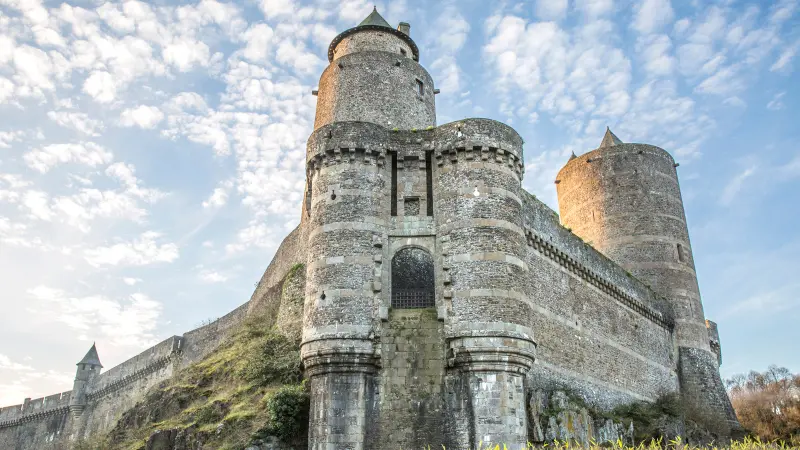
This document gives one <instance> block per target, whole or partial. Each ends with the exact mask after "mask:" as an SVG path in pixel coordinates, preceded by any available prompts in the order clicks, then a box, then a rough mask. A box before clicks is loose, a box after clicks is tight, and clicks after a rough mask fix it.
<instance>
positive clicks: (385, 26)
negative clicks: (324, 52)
mask: <svg viewBox="0 0 800 450" xmlns="http://www.w3.org/2000/svg"><path fill="white" fill-rule="evenodd" d="M406 25H407V24H406ZM367 30H377V31H380V32H381V33H390V34H393V35H395V36H397V37H399V38H400V39H402V40H403V41H405V42H406V44H408V46H409V47H411V53H412V56H413V59H414V61H419V48H417V44H415V43H414V41H413V40H412V39H411V37H410V36H409V35H407V34H406V33H403V32H402V31H400V30H397V29H395V28H394V27H392V26H391V25H389V22H387V21H386V19H384V18H383V16H381V15H380V13H378V8H377V7H373V8H372V12H371V13H370V14H369V15H368V16H367V18H366V19H364V20H362V21H361V23H360V24H358V25H356V26H354V27H353V28H350V29H347V30H344V31H342V32H341V33H339V34H338V35H337V36H336V37H335V38H333V41H331V45H329V46H328V61H333V50H334V49H335V48H336V46H337V45H339V42H341V41H342V39H344V38H346V37H347V36H350V35H352V34H355V33H358V32H359V31H367Z"/></svg>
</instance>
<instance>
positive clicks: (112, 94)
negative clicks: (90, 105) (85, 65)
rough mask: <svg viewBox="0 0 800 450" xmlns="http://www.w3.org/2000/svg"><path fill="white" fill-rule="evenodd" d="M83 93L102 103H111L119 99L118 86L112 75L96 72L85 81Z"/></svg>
mask: <svg viewBox="0 0 800 450" xmlns="http://www.w3.org/2000/svg"><path fill="white" fill-rule="evenodd" d="M83 92H86V93H87V94H89V95H91V96H92V97H93V98H94V99H95V100H97V101H98V102H100V103H110V102H112V101H114V99H115V98H116V97H117V85H116V83H115V82H114V77H113V76H112V75H111V74H110V73H108V72H105V71H96V72H92V74H91V75H89V77H88V78H87V79H86V81H84V83H83Z"/></svg>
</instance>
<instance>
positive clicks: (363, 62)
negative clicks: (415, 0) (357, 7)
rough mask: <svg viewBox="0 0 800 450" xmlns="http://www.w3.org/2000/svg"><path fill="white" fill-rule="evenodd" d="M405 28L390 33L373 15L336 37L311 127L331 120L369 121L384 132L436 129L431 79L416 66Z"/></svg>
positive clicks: (415, 54) (416, 58)
mask: <svg viewBox="0 0 800 450" xmlns="http://www.w3.org/2000/svg"><path fill="white" fill-rule="evenodd" d="M409 29H410V27H409V25H408V24H405V23H401V24H400V26H399V27H398V29H394V28H392V27H391V25H389V24H388V23H387V22H386V20H384V19H383V17H381V15H380V14H378V12H377V11H373V12H372V14H370V15H369V16H368V17H367V18H366V19H364V21H363V22H361V23H360V24H359V25H358V26H357V27H354V28H351V29H349V30H346V31H344V32H342V33H340V34H339V35H338V36H336V37H335V38H334V39H333V41H332V42H331V45H330V47H329V49H328V60H329V61H330V64H329V65H328V67H327V68H326V69H325V71H324V72H323V73H322V77H321V78H320V80H319V90H318V93H317V97H318V98H317V116H316V120H315V121H314V129H318V128H320V127H322V126H325V125H327V124H329V123H333V122H345V121H357V122H372V123H375V124H378V125H381V126H383V127H385V128H388V129H390V130H391V129H394V128H397V129H400V130H408V129H412V128H417V129H424V128H427V127H429V126H435V125H436V108H435V106H434V88H433V79H432V78H431V76H430V75H429V74H428V72H427V71H426V70H425V69H424V68H423V67H422V66H421V65H419V63H418V61H419V50H418V49H417V45H416V44H415V43H414V41H413V40H412V39H411V36H409V34H408V33H409Z"/></svg>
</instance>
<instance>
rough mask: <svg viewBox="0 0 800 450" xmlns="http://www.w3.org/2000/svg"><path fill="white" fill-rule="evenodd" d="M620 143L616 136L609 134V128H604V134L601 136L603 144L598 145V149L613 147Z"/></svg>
mask: <svg viewBox="0 0 800 450" xmlns="http://www.w3.org/2000/svg"><path fill="white" fill-rule="evenodd" d="M622 143H623V142H622V141H621V140H620V139H619V138H618V137H617V135H615V134H614V133H612V132H611V128H608V127H606V134H605V136H603V142H601V143H600V147H598V148H605V147H613V146H615V145H619V144H622Z"/></svg>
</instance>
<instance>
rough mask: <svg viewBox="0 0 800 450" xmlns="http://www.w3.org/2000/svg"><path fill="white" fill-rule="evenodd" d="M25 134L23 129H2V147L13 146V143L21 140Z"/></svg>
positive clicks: (0, 140)
mask: <svg viewBox="0 0 800 450" xmlns="http://www.w3.org/2000/svg"><path fill="white" fill-rule="evenodd" d="M24 134H25V133H24V132H23V131H21V130H15V131H0V148H11V143H12V142H14V141H17V140H19V139H20V138H21V137H22V136H23V135H24Z"/></svg>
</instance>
